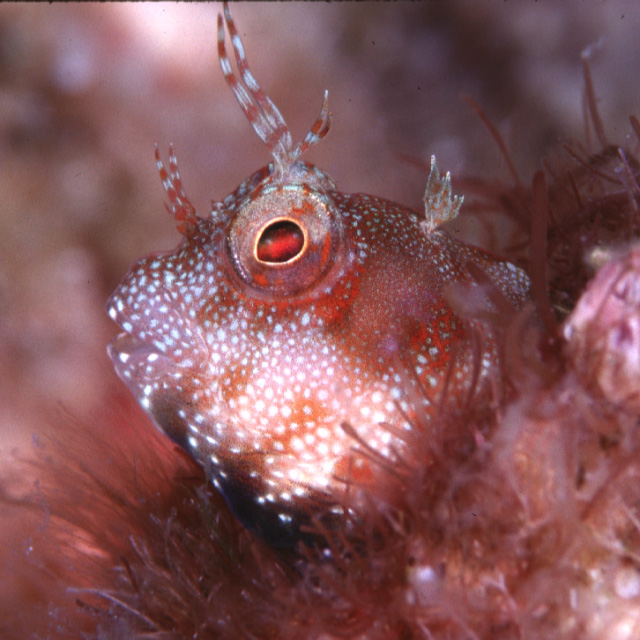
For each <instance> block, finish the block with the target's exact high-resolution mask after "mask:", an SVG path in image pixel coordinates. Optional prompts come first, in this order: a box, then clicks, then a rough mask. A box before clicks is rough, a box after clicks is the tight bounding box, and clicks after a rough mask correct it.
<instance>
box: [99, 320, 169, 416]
mask: <svg viewBox="0 0 640 640" xmlns="http://www.w3.org/2000/svg"><path fill="white" fill-rule="evenodd" d="M107 355H108V356H109V358H110V359H111V362H112V363H113V366H114V368H115V370H116V373H117V374H118V377H119V378H120V379H121V380H122V381H123V382H124V383H125V385H126V386H127V387H128V388H129V390H130V391H131V392H132V393H133V395H134V396H135V397H136V399H137V400H138V402H140V404H142V406H143V407H144V408H145V409H148V408H149V407H148V406H145V405H148V397H149V388H152V387H153V386H154V385H155V383H156V382H157V381H158V380H159V379H160V378H162V377H165V376H166V375H167V374H169V373H170V372H171V371H173V370H175V368H176V362H175V361H174V359H173V358H172V357H171V356H169V355H168V354H167V353H165V352H163V351H161V350H160V349H159V348H158V347H156V346H155V345H154V344H153V343H152V342H149V341H146V340H142V339H140V338H137V337H136V336H134V335H132V334H130V333H127V332H126V331H123V332H122V333H119V334H118V335H117V336H116V337H115V338H114V339H113V340H112V341H111V342H110V343H109V345H108V346H107ZM145 401H146V402H145Z"/></svg>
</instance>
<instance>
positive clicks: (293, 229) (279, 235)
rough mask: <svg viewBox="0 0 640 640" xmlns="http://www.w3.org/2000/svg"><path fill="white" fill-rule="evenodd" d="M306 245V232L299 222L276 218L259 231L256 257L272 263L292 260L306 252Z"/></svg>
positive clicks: (261, 260)
mask: <svg viewBox="0 0 640 640" xmlns="http://www.w3.org/2000/svg"><path fill="white" fill-rule="evenodd" d="M306 245H307V238H306V234H305V232H304V229H303V228H302V227H301V226H300V225H299V224H298V223H297V222H295V221H294V220H289V219H287V218H283V219H280V220H274V221H272V222H268V223H267V224H266V225H265V226H264V227H263V228H262V229H261V230H260V231H259V232H258V237H257V240H256V247H255V257H256V259H257V260H259V261H260V262H266V263H270V264H278V263H283V262H291V261H292V260H295V259H296V258H298V257H299V256H300V255H301V254H302V253H303V252H304V250H305V248H306Z"/></svg>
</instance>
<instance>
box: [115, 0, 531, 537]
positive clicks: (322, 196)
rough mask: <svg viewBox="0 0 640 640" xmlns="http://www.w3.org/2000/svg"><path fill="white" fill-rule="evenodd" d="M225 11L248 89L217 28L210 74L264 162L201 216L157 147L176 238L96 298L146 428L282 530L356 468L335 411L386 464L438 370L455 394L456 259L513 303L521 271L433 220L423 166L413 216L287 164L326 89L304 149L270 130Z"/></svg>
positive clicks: (243, 513)
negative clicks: (103, 299)
mask: <svg viewBox="0 0 640 640" xmlns="http://www.w3.org/2000/svg"><path fill="white" fill-rule="evenodd" d="M225 11H226V15H225V17H226V20H227V25H228V28H229V30H230V33H231V36H232V42H233V45H234V49H235V53H236V60H237V61H238V68H239V70H240V74H241V77H242V80H243V83H244V85H245V86H247V87H248V88H249V89H248V91H245V90H244V89H241V90H238V89H237V86H238V80H237V79H236V78H235V77H234V76H233V75H232V74H233V72H232V71H231V66H230V64H229V61H228V59H227V57H226V52H225V50H224V34H223V33H222V35H221V28H222V25H220V29H219V50H220V58H221V62H222V68H223V72H224V73H225V77H226V78H227V80H228V81H229V84H230V85H231V86H232V89H234V92H236V96H237V97H238V99H239V101H240V103H241V105H242V107H243V110H244V111H245V114H246V115H247V117H248V118H249V119H250V121H251V122H252V124H253V125H254V128H255V129H256V131H257V132H258V134H259V135H260V136H261V137H262V138H263V140H265V142H266V143H267V145H268V146H269V148H270V149H271V150H272V153H273V155H274V162H273V163H272V164H271V165H269V166H268V167H265V168H263V169H261V170H260V171H258V172H257V173H256V174H254V175H253V176H251V177H250V178H249V179H248V180H246V181H245V182H244V183H242V184H241V185H240V186H239V187H238V188H237V189H236V191H235V192H234V193H232V194H231V195H229V196H228V197H227V198H226V199H225V200H224V201H222V202H220V203H217V204H216V205H214V207H213V211H212V213H211V215H210V216H209V217H207V218H204V219H203V218H199V217H197V216H196V215H195V210H194V209H193V207H192V206H191V205H190V203H189V202H188V200H187V199H186V196H184V193H183V192H182V185H181V183H180V179H179V176H178V173H177V166H176V163H175V157H174V156H173V153H172V155H171V161H170V172H169V174H167V172H166V171H165V169H164V166H163V165H162V163H161V162H160V160H159V159H158V166H159V168H160V172H161V177H162V179H163V183H164V185H165V188H166V189H167V193H168V194H169V199H170V201H171V203H172V210H173V213H174V215H175V216H176V218H177V220H178V221H179V225H180V229H181V231H182V232H183V233H184V235H185V238H184V240H183V242H182V244H181V245H180V246H179V247H178V248H177V250H176V251H174V252H170V253H166V254H154V255H151V256H148V257H146V258H143V259H142V260H140V261H139V262H137V263H136V264H135V265H134V266H133V267H132V269H131V270H130V272H129V273H128V274H127V276H126V277H125V278H124V280H123V281H122V283H121V284H120V285H119V286H118V288H117V289H116V291H115V292H114V294H113V295H112V296H111V298H110V300H109V302H108V311H109V314H110V315H111V317H112V318H113V319H114V320H115V321H116V323H118V325H119V326H120V327H121V328H122V329H123V333H121V334H120V335H119V336H117V337H116V338H115V340H114V341H113V342H112V344H111V345H110V347H109V354H110V356H111V358H112V360H113V362H114V365H115V368H116V371H117V372H118V375H119V376H120V377H121V378H122V380H123V381H124V382H125V383H126V384H127V386H128V387H129V389H130V390H131V391H132V392H133V393H134V395H135V397H136V398H137V399H138V401H139V402H140V404H141V405H142V407H143V408H144V409H145V410H146V411H147V412H148V414H149V415H150V416H151V418H152V419H153V421H154V422H155V424H156V425H157V426H158V427H159V428H160V429H161V430H162V431H164V432H165V433H166V434H167V435H168V436H169V437H171V438H172V439H173V440H175V441H176V442H177V443H179V444H180V445H181V446H183V447H184V448H185V449H186V450H187V451H188V452H189V453H190V454H191V455H192V456H193V457H194V458H195V459H196V460H198V461H199V462H200V463H201V464H202V465H203V466H204V467H205V469H206V471H207V473H208V474H209V476H210V477H211V479H212V481H213V483H214V484H215V485H216V487H218V488H219V489H220V490H221V492H222V493H223V495H224V496H225V498H226V499H227V501H228V503H229V505H230V506H231V507H232V509H234V510H235V512H236V513H237V514H238V516H239V517H240V518H241V519H242V520H243V521H244V522H245V523H246V524H247V525H249V526H251V527H252V528H255V529H257V530H258V531H260V533H261V534H262V535H263V536H265V537H266V538H268V539H269V540H271V541H272V542H274V543H276V544H278V543H284V544H286V543H287V541H290V540H291V539H292V538H295V535H296V534H295V532H296V530H297V526H298V524H299V522H300V519H301V518H302V517H303V515H304V514H306V515H308V514H309V513H312V512H314V511H317V510H322V509H326V508H327V507H330V506H331V505H332V504H333V503H334V502H335V498H334V496H335V492H336V491H340V490H342V489H343V487H344V479H346V478H351V479H355V480H356V481H358V482H365V483H366V482H368V481H370V479H371V478H372V469H371V464H372V463H371V462H370V459H369V457H368V456H366V455H363V454H362V451H361V449H360V452H359V447H358V443H357V442H356V441H355V440H354V437H353V434H352V433H349V431H350V429H345V428H344V425H345V424H348V425H350V426H351V427H353V428H354V429H355V430H356V432H357V434H358V439H359V440H360V441H361V443H360V444H362V443H366V446H367V447H369V448H371V449H373V450H375V451H376V452H377V453H378V454H379V455H380V456H382V457H385V458H387V459H389V460H391V461H393V460H394V459H395V457H396V456H398V455H400V456H402V454H403V452H405V451H406V447H407V444H406V438H404V437H403V435H402V434H403V432H407V431H409V430H412V429H416V428H420V429H423V430H427V431H428V429H429V420H428V417H429V416H432V415H433V413H434V411H435V405H436V404H437V400H438V398H439V393H440V392H441V391H442V387H443V384H444V381H445V379H446V378H447V376H448V375H450V376H451V373H449V374H448V369H449V368H451V367H453V369H452V373H453V375H452V376H451V378H450V381H449V388H448V393H447V397H448V398H451V399H453V402H450V403H449V406H450V407H451V408H452V409H455V398H457V397H462V395H463V394H465V393H466V392H467V391H468V388H469V385H470V383H471V377H472V369H473V364H474V363H473V357H472V353H473V351H472V349H471V338H470V334H469V328H470V327H471V324H472V323H469V322H467V323H466V324H465V323H463V321H461V320H460V319H459V318H458V317H457V316H456V314H455V313H454V311H453V310H452V309H451V308H450V306H449V305H448V303H447V301H446V299H445V296H444V293H445V290H446V288H447V286H448V285H450V284H455V283H469V284H471V283H472V282H473V280H472V278H471V276H470V275H469V273H468V271H467V268H466V266H465V265H466V264H467V263H468V262H472V263H475V264H476V265H478V266H479V267H480V268H481V269H483V270H484V271H485V272H487V273H488V274H489V275H490V277H491V278H492V279H493V281H494V282H495V284H496V285H497V287H499V288H500V289H501V290H502V292H503V293H504V294H505V295H506V296H508V297H509V298H510V299H511V300H512V301H513V302H514V303H515V304H520V303H521V302H522V301H523V300H524V298H525V296H526V294H527V290H528V280H527V278H526V276H525V275H524V273H523V272H522V271H520V270H519V269H517V268H516V267H514V266H513V265H511V264H509V263H507V262H504V261H501V260H498V259H496V258H494V257H492V256H489V255H488V254H486V253H484V252H482V251H480V250H478V249H475V248H473V247H469V246H467V245H463V244H461V243H459V242H456V241H454V240H453V239H451V238H449V237H448V236H447V235H446V234H444V233H443V232H441V231H438V230H434V227H435V225H434V224H433V218H434V208H433V203H434V201H436V200H437V198H436V200H434V195H435V196H443V195H444V199H443V200H442V202H443V204H442V206H443V212H436V214H437V215H435V218H437V219H444V218H446V217H450V214H451V210H452V207H453V202H454V201H452V200H451V198H450V184H449V182H448V177H447V179H446V180H442V181H440V180H439V176H438V174H437V169H436V174H435V178H434V174H433V172H432V178H433V180H430V187H429V189H428V190H427V196H426V198H425V200H426V204H427V216H426V218H425V216H420V215H419V214H417V213H416V212H414V211H411V210H408V209H406V208H404V207H401V206H399V205H396V204H394V203H392V202H388V201H386V200H383V199H380V198H376V197H372V196H368V195H363V194H355V195H353V194H344V193H341V192H340V191H338V190H337V189H336V187H335V184H334V182H333V180H332V179H331V178H330V177H329V176H327V175H326V174H324V173H323V172H322V171H320V170H319V169H317V168H316V167H313V166H312V165H309V164H306V163H304V162H301V161H300V160H298V156H299V155H300V154H301V153H302V151H304V149H306V147H307V146H309V144H313V143H314V142H316V141H317V140H319V139H320V138H321V137H323V136H324V134H325V133H326V131H327V130H328V112H327V110H326V97H325V104H324V105H323V112H322V114H321V117H320V118H319V119H318V121H317V122H316V124H315V125H314V127H313V128H312V130H311V132H310V134H309V136H308V137H307V139H306V140H305V143H306V146H305V143H303V145H298V147H296V149H294V148H293V146H292V145H291V142H290V137H289V138H288V139H287V136H288V135H289V134H288V129H286V125H285V124H284V121H282V122H280V121H277V122H276V125H275V126H271V123H270V120H269V116H271V119H274V118H277V117H278V116H279V112H277V110H276V109H275V106H273V105H272V103H271V102H270V101H268V98H266V96H264V94H262V92H261V91H260V90H259V87H257V84H255V87H252V85H251V82H252V81H253V82H254V83H255V81H254V80H253V78H252V77H251V76H250V74H249V72H248V66H247V65H246V60H245V58H244V53H243V52H242V49H241V44H240V43H239V38H238V37H237V34H236V33H235V27H234V26H233V22H232V20H231V16H230V14H229V11H228V8H225ZM220 43H222V44H221V45H220ZM230 74H231V75H230ZM234 83H235V87H234ZM238 91H240V92H242V91H245V93H244V94H242V93H241V95H240V96H238ZM247 96H249V97H248V98H247ZM260 99H263V100H265V102H263V103H261V102H260ZM252 100H253V101H254V102H255V103H256V104H257V107H256V106H254V104H253V103H252V102H251V101H252ZM266 101H268V102H266ZM255 109H257V112H256V111H255ZM272 110H275V115H274V111H272ZM264 112H266V113H267V115H265V114H264ZM279 117H280V119H281V116H279ZM283 127H284V128H285V129H286V131H284V133H283ZM265 130H266V132H265ZM301 147H303V148H301ZM432 182H433V184H431V183H432ZM458 206H459V205H458ZM283 223H284V226H282V225H283ZM274 224H275V226H274ZM278 225H280V226H278ZM277 229H279V231H276V230H277ZM269 241H272V242H271V244H268V242H269ZM454 354H455V356H456V357H455V358H453V355H454ZM480 357H481V358H482V361H481V362H482V364H481V366H480V371H481V374H480V376H481V380H486V379H487V377H488V375H489V374H490V372H491V371H492V370H493V369H494V368H495V365H496V354H495V346H494V344H493V342H492V340H491V338H490V337H487V338H486V340H485V343H484V344H483V345H482V346H481V354H480ZM407 371H408V372H409V375H410V377H413V378H414V381H415V382H416V383H417V384H418V386H419V387H420V388H421V392H420V398H421V403H422V406H420V407H416V406H415V396H416V394H415V393H413V394H411V390H409V389H407V384H406V380H407ZM410 396H411V397H410ZM417 414H419V415H420V420H417V419H415V417H416V415H417ZM425 416H426V418H427V419H426V420H425ZM425 437H429V433H428V432H427V433H425Z"/></svg>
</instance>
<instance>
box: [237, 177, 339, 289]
mask: <svg viewBox="0 0 640 640" xmlns="http://www.w3.org/2000/svg"><path fill="white" fill-rule="evenodd" d="M342 233H343V232H342V224H341V219H340V216H339V215H338V211H337V209H336V207H335V204H334V202H333V200H332V199H331V198H330V197H329V196H328V195H326V194H323V193H321V192H318V191H316V190H315V189H313V188H311V187H309V186H308V185H306V184H305V185H298V184H293V185H284V186H281V185H271V184H268V185H266V186H264V187H262V188H260V189H258V190H257V191H255V192H253V193H252V194H251V195H250V196H249V197H247V199H246V201H244V202H243V203H242V204H240V206H239V208H238V209H237V210H236V211H235V212H234V214H233V216H232V217H231V219H230V220H229V227H228V231H227V234H226V240H225V242H226V247H227V254H226V255H227V256H228V257H229V259H230V267H231V271H230V272H229V273H230V274H235V275H237V276H239V278H240V280H241V281H242V283H243V284H244V285H246V286H248V287H249V290H250V291H251V293H252V295H255V296H257V297H267V298H278V297H282V296H290V295H296V294H298V293H301V292H302V291H308V290H309V289H312V288H314V287H316V286H319V285H320V283H321V282H322V281H323V280H324V278H325V277H328V276H329V274H330V273H334V272H336V273H337V272H338V271H339V270H340V268H341V265H342V261H343V260H344V258H345V255H346V250H347V246H346V244H345V243H344V241H343V237H342Z"/></svg>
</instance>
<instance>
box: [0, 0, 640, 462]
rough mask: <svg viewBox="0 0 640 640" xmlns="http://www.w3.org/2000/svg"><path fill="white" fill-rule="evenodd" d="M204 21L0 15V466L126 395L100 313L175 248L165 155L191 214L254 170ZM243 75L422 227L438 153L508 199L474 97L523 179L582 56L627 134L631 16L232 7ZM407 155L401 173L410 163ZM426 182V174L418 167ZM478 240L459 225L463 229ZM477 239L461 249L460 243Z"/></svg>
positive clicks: (172, 13) (209, 19) (209, 8)
mask: <svg viewBox="0 0 640 640" xmlns="http://www.w3.org/2000/svg"><path fill="white" fill-rule="evenodd" d="M220 10H221V7H220V6H219V5H214V4H207V5H203V4H180V5H170V4H119V3H114V4H109V3H107V4H90V5H84V4H54V5H52V6H47V5H37V4H15V5H13V4H3V5H2V6H0V434H1V437H0V447H2V450H3V457H4V459H5V460H8V459H10V458H9V457H7V455H6V454H7V452H9V451H11V450H13V449H20V450H23V451H27V450H28V447H29V443H30V442H31V440H32V438H33V436H34V434H37V433H38V432H39V431H40V430H41V429H42V427H43V425H46V424H48V423H49V422H50V421H51V415H52V412H56V411H57V410H59V408H61V407H65V408H67V409H69V410H70V411H71V412H73V413H74V414H76V415H77V416H79V417H80V418H81V419H83V420H86V421H87V422H88V424H92V425H94V426H95V428H105V429H106V428H109V425H103V424H102V423H101V422H100V420H99V419H98V420H94V418H95V417H96V416H98V418H99V416H100V414H101V412H104V409H105V407H107V406H108V405H109V403H111V402H113V398H114V394H116V393H118V390H119V389H120V385H119V383H118V381H117V379H116V378H115V375H114V374H113V373H112V371H111V367H110V363H109V362H108V359H107V357H106V353H105V347H106V344H107V342H108V341H109V340H110V337H111V336H112V335H114V333H115V331H116V329H115V327H114V326H113V325H112V324H111V323H110V321H109V319H108V317H107V316H106V313H105V311H104V303H105V299H106V297H107V296H108V294H109V293H110V292H111V291H112V290H113V289H114V287H115V286H116V285H117V283H118V281H119V279H120V278H121V277H122V276H123V275H124V274H125V272H126V270H127V268H128V267H129V265H130V264H131V263H133V261H134V260H136V259H137V258H139V257H140V256H141V255H143V254H145V253H149V252H153V251H159V250H166V249H171V248H172V247H174V246H175V245H176V244H177V243H178V242H179V239H180V238H179V235H178V233H177V231H176V230H175V225H174V223H173V221H172V219H171V218H170V217H169V216H168V215H167V214H166V212H165V209H164V206H163V200H164V192H163V190H162V187H161V184H160V180H159V178H158V175H157V172H156V167H155V162H154V158H153V152H154V144H155V143H158V145H159V147H160V149H161V151H162V153H163V156H164V158H165V159H166V158H167V155H168V145H169V143H170V142H173V143H174V145H175V149H176V152H177V155H178V159H179V163H180V170H181V174H182V177H183V181H184V183H185V187H186V191H187V194H188V196H189V197H190V199H191V201H192V202H193V203H194V204H195V205H196V207H197V209H198V211H199V212H200V214H201V215H205V214H206V213H207V212H208V210H209V208H210V201H211V200H221V199H222V198H224V197H225V196H226V195H227V194H228V193H229V192H230V191H232V190H233V189H234V188H235V187H236V186H237V185H238V184H239V183H240V182H241V181H242V180H243V179H244V178H245V177H247V176H248V175H249V174H251V173H252V172H253V171H255V170H256V169H258V168H259V167H261V166H262V165H264V164H266V163H267V162H268V161H269V154H268V152H267V149H266V148H265V147H264V145H262V143H261V142H260V140H259V139H258V138H257V136H256V135H255V134H254V133H253V131H252V129H251V127H250V125H249V124H248V122H247V121H246V119H245V118H244V116H243V114H242V113H241V111H240V109H239V107H238V105H237V103H236V102H235V99H234V98H233V96H232V94H231V93H230V91H229V90H228V89H227V87H226V84H225V83H224V81H223V78H222V75H221V72H220V70H219V67H218V62H217V59H216V29H217V27H216V19H217V14H218V13H219V11H220ZM232 11H233V14H234V17H235V19H236V22H237V25H238V27H239V31H240V34H241V36H242V38H243V40H244V44H245V48H246V52H247V57H248V59H249V63H250V65H251V68H252V70H253V73H254V75H255V76H256V78H257V79H258V81H259V82H260V84H261V85H262V87H263V88H264V89H265V90H266V92H267V93H268V94H269V96H270V97H271V98H272V99H273V100H274V102H275V103H276V104H277V106H278V107H279V108H280V110H281V111H282V113H283V115H284V117H285V119H286V120H287V122H288V123H289V125H290V127H291V129H292V132H293V136H294V139H295V140H296V141H297V140H299V139H301V138H302V137H303V136H304V135H305V133H306V132H307V130H308V128H309V127H310V125H311V124H312V123H313V121H314V120H315V118H316V117H317V114H318V112H319V109H320V105H321V101H322V93H323V91H324V89H328V90H329V104H330V108H331V112H332V114H333V123H332V128H331V132H330V134H329V136H328V137H327V138H326V139H325V140H324V141H323V142H322V143H321V144H320V145H319V146H317V147H315V148H314V149H313V150H312V151H311V152H310V153H309V154H308V157H307V158H306V159H308V160H310V161H312V162H314V163H316V164H318V165H319V166H321V167H322V168H323V169H324V170H325V171H327V172H328V173H329V174H330V175H332V176H333V177H334V179H335V180H336V181H337V183H338V186H339V188H340V189H342V190H344V191H350V192H356V191H362V192H368V193H372V194H374V195H379V196H383V197H386V198H389V199H391V200H395V201H398V202H400V203H402V204H405V205H408V206H411V207H415V208H418V209H420V208H421V200H422V195H423V192H424V186H425V183H426V169H425V168H426V167H427V166H428V162H429V158H430V156H431V154H432V153H435V154H436V155H437V157H438V163H439V166H440V168H441V170H442V171H446V170H451V172H452V173H453V175H454V188H455V176H462V175H464V176H475V175H479V176H484V177H491V178H499V179H504V180H505V181H508V180H509V176H508V173H507V171H506V167H505V164H504V162H503V159H502V158H501V156H500V154H499V152H498V149H497V148H496V146H495V144H494V143H493V141H492V140H491V138H490V136H489V134H488V133H487V131H486V129H485V128H484V126H483V125H482V123H481V122H480V121H479V119H478V118H477V116H475V115H474V114H473V113H472V112H471V111H470V109H469V107H468V106H466V105H465V104H464V103H463V102H462V100H461V99H460V96H461V95H462V94H467V95H470V96H472V97H473V98H474V99H475V100H476V101H477V102H478V103H479V104H480V105H481V106H482V108H483V109H484V111H485V112H486V114H487V115H488V117H489V118H490V119H491V121H492V122H493V123H494V124H495V125H496V126H497V127H498V129H499V130H500V131H501V132H502V134H503V135H504V137H505V140H506V142H507V144H508V147H509V149H510V151H511V152H512V154H513V157H514V160H515V162H516V166H517V167H518V170H519V171H520V173H521V175H522V177H523V179H524V180H525V181H526V180H529V179H530V177H531V174H532V172H533V171H534V170H535V169H536V168H538V167H539V166H540V162H541V160H542V159H543V158H544V157H545V155H546V154H548V153H549V152H550V151H551V150H553V149H555V148H557V147H558V145H559V144H561V143H562V142H564V141H567V140H571V139H576V138H578V139H584V135H585V124H584V122H585V119H584V102H583V75H582V63H581V57H580V56H581V52H583V51H584V50H585V49H586V48H587V47H591V49H592V58H591V65H592V71H593V76H594V82H595V87H596V92H597V95H598V97H599V99H600V100H599V107H600V110H601V114H602V117H603V121H604V123H605V127H606V131H607V134H608V136H609V138H610V139H611V140H612V141H615V142H618V143H623V142H624V141H625V137H626V135H627V133H628V130H629V124H628V116H629V114H631V113H635V114H636V115H640V84H639V83H638V82H637V77H638V62H639V61H640V39H638V37H637V34H638V33H639V32H640V4H636V3H632V2H621V1H616V0H611V1H609V2H588V3H587V2H582V1H580V0H563V2H561V3H560V2H556V1H553V0H540V1H538V2H535V3H534V2H526V3H525V2H503V1H502V0H496V1H489V2H479V1H477V2H469V1H460V2H458V1H455V0H454V1H448V2H446V3H445V2H432V3H416V4H409V3H407V4H387V3H379V4H377V3H376V4H369V3H357V4H349V3H347V4H342V3H339V4H320V3H318V4H310V3H305V4H297V3H275V4H270V5H269V4H251V5H249V4H242V3H239V4H234V5H233V7H232ZM407 158H412V159H413V161H409V160H407ZM420 164H422V165H423V168H420V166H419V165H420ZM469 228H472V227H469ZM471 239H472V238H471Z"/></svg>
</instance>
